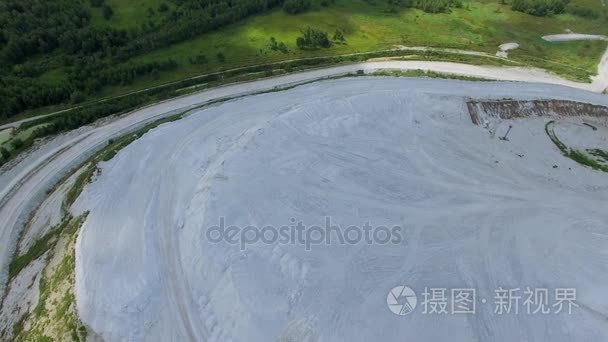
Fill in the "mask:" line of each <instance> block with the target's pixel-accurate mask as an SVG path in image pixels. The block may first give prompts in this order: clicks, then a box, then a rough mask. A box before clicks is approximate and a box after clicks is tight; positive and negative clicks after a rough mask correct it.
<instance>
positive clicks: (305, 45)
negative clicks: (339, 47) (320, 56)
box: [296, 27, 331, 50]
mask: <svg viewBox="0 0 608 342" xmlns="http://www.w3.org/2000/svg"><path fill="white" fill-rule="evenodd" d="M296 44H297V45H298V47H299V48H300V49H302V50H314V49H319V48H328V47H331V41H330V40H329V37H328V35H327V32H325V31H321V30H317V29H313V28H311V27H307V28H306V29H305V30H302V36H301V37H298V38H297V39H296Z"/></svg>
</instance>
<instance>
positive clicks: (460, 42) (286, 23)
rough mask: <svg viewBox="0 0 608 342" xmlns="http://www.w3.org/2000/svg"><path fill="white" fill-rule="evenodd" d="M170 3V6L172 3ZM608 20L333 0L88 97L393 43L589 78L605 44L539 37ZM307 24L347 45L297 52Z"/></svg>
mask: <svg viewBox="0 0 608 342" xmlns="http://www.w3.org/2000/svg"><path fill="white" fill-rule="evenodd" d="M606 1H608V0H606ZM163 2H164V1H163V0H130V1H120V0H106V4H108V5H110V6H111V7H112V9H113V11H114V15H113V17H112V18H111V19H110V20H106V19H104V18H103V16H102V10H101V9H99V8H93V9H92V10H91V11H92V13H93V17H92V20H93V25H96V26H98V27H103V26H111V27H115V28H120V29H128V30H132V29H137V28H138V27H140V26H141V25H142V24H143V23H146V22H153V23H155V24H160V22H161V20H162V17H163V16H165V15H169V14H168V13H170V10H169V11H167V12H164V13H161V12H159V11H158V7H159V6H160V4H161V3H163ZM165 3H166V4H167V5H168V6H169V7H170V8H172V6H173V5H172V4H171V2H165ZM373 3H377V4H376V5H374V4H373ZM571 3H572V4H577V5H581V6H586V7H588V8H593V9H594V10H597V11H608V9H607V8H606V7H603V6H602V5H601V0H572V2H571ZM149 9H151V10H149ZM605 18H606V17H603V19H594V20H589V19H584V18H582V17H577V16H573V15H571V14H562V15H557V16H552V17H534V16H531V15H528V14H524V13H520V12H514V11H512V10H511V9H510V6H509V5H501V4H499V2H498V0H479V1H470V2H465V3H464V6H463V8H460V9H453V10H452V11H451V12H450V13H442V14H429V13H425V12H423V11H420V10H416V9H400V10H397V11H394V10H391V8H390V7H389V6H388V5H386V3H385V2H374V1H370V0H335V1H333V2H332V3H331V5H329V6H328V7H318V8H313V9H312V10H310V11H308V12H306V13H303V14H299V15H295V16H294V15H288V14H286V13H284V12H283V11H282V10H281V9H280V8H277V9H274V10H271V11H268V12H266V13H264V14H261V15H256V16H252V17H249V18H247V19H244V20H242V21H240V22H239V23H237V24H233V25H230V26H227V27H224V28H223V29H220V30H218V31H215V32H212V33H208V34H203V35H200V36H198V37H197V38H195V39H191V40H188V41H184V42H181V43H178V44H174V45H172V46H170V47H167V48H163V49H159V50H155V51H151V52H148V53H146V54H143V55H139V56H137V57H135V58H134V59H133V60H134V61H135V62H151V61H164V60H166V59H168V58H171V59H173V60H175V61H177V62H178V64H179V66H178V67H177V68H176V69H174V70H171V71H165V72H162V71H161V72H160V73H158V74H155V75H147V76H143V77H140V78H138V79H137V80H136V81H134V82H133V83H130V84H126V85H122V86H110V87H105V88H103V89H102V90H101V91H100V92H98V93H96V94H95V95H93V96H89V97H88V98H87V99H86V100H88V101H91V100H94V99H97V98H102V97H108V96H116V95H121V94H125V93H127V92H131V91H136V90H140V89H145V88H148V87H152V86H156V85H160V84H164V83H167V82H172V81H176V80H181V79H185V78H188V77H192V76H195V75H200V74H204V73H210V72H216V71H221V70H226V69H231V68H235V67H242V66H248V65H256V64H264V63H270V62H278V61H285V60H290V59H298V58H304V57H315V56H329V55H340V54H348V53H357V52H366V51H375V50H382V49H391V48H394V47H395V46H396V45H405V46H430V47H439V48H442V47H448V48H458V49H466V50H475V51H482V52H486V53H490V54H494V53H495V52H496V50H497V46H498V45H500V44H502V43H506V42H517V43H519V44H520V48H519V49H517V50H514V51H511V52H510V54H509V58H510V59H511V60H513V61H515V62H517V64H519V65H522V64H523V65H531V66H536V67H541V68H544V69H547V70H549V71H553V72H555V73H558V74H560V75H562V76H564V77H567V78H570V79H574V80H579V81H588V79H589V76H590V75H594V74H596V72H597V63H598V62H599V59H600V57H601V55H602V53H603V52H604V51H605V49H606V45H607V44H606V42H602V41H583V42H580V41H579V42H561V43H550V42H546V41H544V40H542V39H541V36H542V35H546V34H556V33H562V32H564V30H566V29H570V30H572V31H574V32H578V33H595V34H606V35H608V21H607V20H606V19H605ZM307 26H311V27H314V28H318V29H322V30H326V31H328V32H329V34H330V36H332V35H333V33H334V32H335V30H336V29H340V30H342V31H343V32H344V33H345V36H346V44H334V45H333V46H332V47H331V48H329V49H320V50H314V51H310V50H306V51H304V50H300V49H298V48H297V47H296V44H295V41H296V38H297V37H298V36H299V35H300V30H301V29H304V28H306V27H307ZM271 37H274V38H275V39H276V40H277V41H278V42H283V43H285V44H286V45H287V47H288V48H289V51H288V52H287V53H282V52H279V51H273V50H271V49H270V38H271ZM218 53H221V54H223V55H224V56H225V57H226V59H225V61H219V60H218V58H217V55H218ZM198 55H205V56H206V58H207V60H208V63H206V64H193V63H192V62H191V61H192V59H193V58H195V57H196V56H198ZM66 78H67V74H66V71H65V70H64V69H62V68H57V69H54V70H51V71H47V72H46V73H44V74H43V75H42V76H41V79H43V80H44V81H45V82H48V83H59V82H62V81H63V80H65V79H66ZM67 107H70V105H69V104H67V103H66V104H62V105H58V106H53V107H47V108H39V109H35V110H31V111H27V112H24V113H22V114H21V115H19V116H18V117H26V116H32V115H38V114H44V113H47V112H52V111H54V110H60V109H63V108H67Z"/></svg>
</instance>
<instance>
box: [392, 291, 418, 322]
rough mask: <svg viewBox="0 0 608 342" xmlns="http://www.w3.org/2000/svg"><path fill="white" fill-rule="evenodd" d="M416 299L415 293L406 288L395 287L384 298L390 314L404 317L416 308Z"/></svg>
mask: <svg viewBox="0 0 608 342" xmlns="http://www.w3.org/2000/svg"><path fill="white" fill-rule="evenodd" d="M416 304H418V298H417V297H416V293H414V291H413V290H412V289H410V288H409V287H407V286H397V287H395V288H393V289H392V290H391V291H390V292H389V293H388V296H387V297H386V305H388V308H389V310H391V312H392V313H394V314H395V315H399V316H405V315H407V314H409V313H411V312H412V311H414V309H415V308H416Z"/></svg>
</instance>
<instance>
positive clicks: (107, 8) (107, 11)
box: [103, 5, 114, 20]
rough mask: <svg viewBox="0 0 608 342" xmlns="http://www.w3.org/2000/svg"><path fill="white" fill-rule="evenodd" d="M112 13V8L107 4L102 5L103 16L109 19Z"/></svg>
mask: <svg viewBox="0 0 608 342" xmlns="http://www.w3.org/2000/svg"><path fill="white" fill-rule="evenodd" d="M113 15H114V11H113V10H112V7H110V6H108V5H104V6H103V17H104V19H106V20H110V18H112V16H113Z"/></svg>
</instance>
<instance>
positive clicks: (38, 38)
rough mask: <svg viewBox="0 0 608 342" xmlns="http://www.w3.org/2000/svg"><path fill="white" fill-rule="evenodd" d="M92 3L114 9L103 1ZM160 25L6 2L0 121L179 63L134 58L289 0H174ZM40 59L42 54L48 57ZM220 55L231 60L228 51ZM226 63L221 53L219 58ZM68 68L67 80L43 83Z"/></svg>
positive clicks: (67, 0) (57, 0)
mask: <svg viewBox="0 0 608 342" xmlns="http://www.w3.org/2000/svg"><path fill="white" fill-rule="evenodd" d="M89 1H90V6H92V7H93V8H95V7H99V8H103V9H104V16H106V15H108V16H111V14H106V13H110V12H111V8H110V9H109V10H106V9H105V8H106V7H108V5H106V4H105V3H104V1H103V0H89ZM170 1H171V2H172V6H171V8H170V7H169V6H168V5H167V4H161V5H160V6H159V8H158V9H157V10H158V11H159V12H162V13H164V14H163V16H162V17H161V18H160V19H158V20H157V21H156V22H148V23H146V24H144V25H142V26H141V27H139V28H136V29H133V30H129V31H127V30H120V29H115V28H112V27H99V25H91V17H92V15H91V12H90V11H91V9H90V8H91V7H90V6H87V4H86V2H84V1H74V0H3V1H1V2H0V103H3V106H0V119H6V118H10V117H11V116H14V115H16V114H18V113H20V112H22V111H24V110H27V109H33V108H38V107H42V106H47V105H55V104H60V103H64V102H66V101H69V100H78V99H79V98H81V97H82V96H81V94H93V93H94V92H95V91H97V90H99V89H101V88H103V87H104V86H108V85H117V84H123V85H124V84H128V83H130V82H132V81H133V80H135V79H136V78H137V77H140V76H142V75H145V74H154V73H156V72H159V71H163V70H170V69H172V68H175V67H176V66H177V64H176V63H175V61H172V60H167V61H164V62H154V63H145V62H139V63H135V62H132V61H131V60H132V58H133V57H135V56H138V55H141V54H143V53H146V52H149V51H152V50H156V49H160V48H163V47H166V46H169V45H172V44H174V43H177V42H180V41H184V40H187V39H190V38H193V37H195V36H198V35H200V34H202V33H205V32H209V31H213V30H215V29H218V28H220V27H222V26H225V25H228V24H231V23H234V22H236V21H238V20H240V19H243V18H245V17H247V16H249V15H252V14H256V13H260V12H262V11H265V10H267V9H269V8H272V7H274V6H279V5H282V4H283V2H284V0H170ZM38 56H43V57H44V58H43V60H42V61H41V60H40V58H37V57H38ZM221 57H223V58H221V60H225V57H224V56H221ZM218 60H220V56H218ZM57 68H62V69H63V70H65V71H66V72H67V81H65V82H64V81H63V80H62V82H50V81H42V80H40V76H41V75H43V74H44V73H45V72H46V71H49V70H53V69H57Z"/></svg>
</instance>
